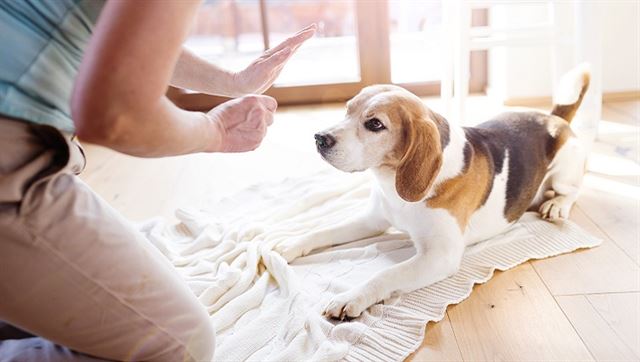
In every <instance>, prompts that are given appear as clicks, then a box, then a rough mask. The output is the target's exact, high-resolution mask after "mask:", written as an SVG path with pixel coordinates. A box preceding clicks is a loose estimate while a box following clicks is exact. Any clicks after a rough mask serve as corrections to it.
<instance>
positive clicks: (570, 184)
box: [539, 137, 586, 220]
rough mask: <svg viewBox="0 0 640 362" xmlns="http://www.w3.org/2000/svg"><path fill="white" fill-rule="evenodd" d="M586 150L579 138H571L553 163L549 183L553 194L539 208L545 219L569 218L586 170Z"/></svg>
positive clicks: (559, 151)
mask: <svg viewBox="0 0 640 362" xmlns="http://www.w3.org/2000/svg"><path fill="white" fill-rule="evenodd" d="M585 162H586V152H585V150H584V148H583V146H582V145H581V144H580V141H578V139H577V138H574V137H572V138H570V139H568V140H567V142H566V143H565V144H564V145H563V146H562V148H560V150H558V153H557V154H556V156H555V157H554V159H553V162H552V163H551V167H550V170H549V174H548V185H549V186H550V189H549V190H547V192H549V191H552V192H551V194H552V195H551V196H550V198H549V199H548V200H546V201H544V202H543V203H542V204H541V205H540V208H539V211H540V215H541V216H542V218H543V219H548V220H557V219H568V218H569V213H570V212H571V208H572V207H573V204H574V203H575V202H576V200H577V198H578V192H579V191H580V186H581V184H582V178H583V176H584V171H585Z"/></svg>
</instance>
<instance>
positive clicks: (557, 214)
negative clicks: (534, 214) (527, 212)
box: [540, 196, 571, 221]
mask: <svg viewBox="0 0 640 362" xmlns="http://www.w3.org/2000/svg"><path fill="white" fill-rule="evenodd" d="M570 211H571V202H568V201H567V199H566V198H565V197H564V196H556V197H554V198H552V199H549V200H547V201H545V202H544V203H543V204H542V205H540V216H541V217H542V218H543V219H546V220H551V221H554V220H564V219H568V218H569V212H570Z"/></svg>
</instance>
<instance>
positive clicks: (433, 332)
mask: <svg viewBox="0 0 640 362" xmlns="http://www.w3.org/2000/svg"><path fill="white" fill-rule="evenodd" d="M461 360H462V356H461V355H460V350H459V349H458V343H457V342H456V338H455V335H454V334H453V329H451V322H450V321H449V316H448V315H445V317H444V319H443V320H441V321H440V322H438V323H433V322H431V323H429V324H427V326H426V333H425V336H424V341H423V342H422V345H421V346H420V348H419V349H418V350H417V351H416V352H415V353H414V354H412V355H411V356H409V358H408V359H407V360H406V361H407V362H411V361H415V362H418V361H419V362H427V361H461Z"/></svg>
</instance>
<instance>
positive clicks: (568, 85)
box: [551, 63, 591, 122]
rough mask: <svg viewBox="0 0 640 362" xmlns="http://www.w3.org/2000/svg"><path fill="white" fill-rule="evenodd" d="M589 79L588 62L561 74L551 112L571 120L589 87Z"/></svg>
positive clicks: (568, 120) (589, 69) (589, 68)
mask: <svg viewBox="0 0 640 362" xmlns="http://www.w3.org/2000/svg"><path fill="white" fill-rule="evenodd" d="M590 79H591V67H590V66H589V64H588V63H582V64H579V65H578V66H576V67H575V68H573V69H571V70H570V71H569V72H567V73H566V74H565V75H563V76H562V78H560V82H559V84H558V87H557V88H556V92H555V94H554V96H553V110H552V111H551V114H553V115H554V116H558V117H561V118H564V119H565V120H566V121H567V122H571V120H572V119H573V116H575V114H576V111H577V110H578V107H580V103H582V98H583V97H584V94H585V93H586V92H587V89H588V88H589V80H590Z"/></svg>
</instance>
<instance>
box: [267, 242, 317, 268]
mask: <svg viewBox="0 0 640 362" xmlns="http://www.w3.org/2000/svg"><path fill="white" fill-rule="evenodd" d="M274 250H275V251H276V252H277V253H279V254H280V255H282V257H283V258H284V260H286V261H287V263H289V262H291V261H292V260H294V259H296V258H299V257H301V256H305V255H307V254H309V253H310V252H311V249H308V248H305V243H304V242H303V241H302V240H295V241H293V242H288V243H281V244H278V245H276V247H275V248H274Z"/></svg>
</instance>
